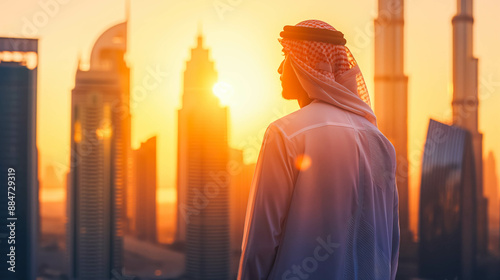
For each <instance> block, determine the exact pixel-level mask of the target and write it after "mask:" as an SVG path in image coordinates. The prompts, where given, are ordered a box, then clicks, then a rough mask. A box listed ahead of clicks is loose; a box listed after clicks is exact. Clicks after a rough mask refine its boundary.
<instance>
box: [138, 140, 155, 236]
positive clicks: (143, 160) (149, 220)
mask: <svg viewBox="0 0 500 280" xmlns="http://www.w3.org/2000/svg"><path fill="white" fill-rule="evenodd" d="M134 165H135V176H134V178H135V180H136V182H135V187H134V193H135V195H134V199H135V202H134V208H135V211H134V212H135V213H134V215H133V224H134V231H133V232H134V234H135V236H136V237H137V238H138V239H141V240H145V241H149V242H152V243H156V242H157V234H156V185H157V184H156V136H155V137H151V138H149V139H148V140H147V141H146V142H144V143H141V147H140V148H139V149H137V150H135V151H134Z"/></svg>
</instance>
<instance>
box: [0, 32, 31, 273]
mask: <svg viewBox="0 0 500 280" xmlns="http://www.w3.org/2000/svg"><path fill="white" fill-rule="evenodd" d="M37 66H38V40H37V39H20V38H3V37H0V170H1V171H0V180H1V182H2V195H0V205H1V207H2V210H1V211H0V220H1V221H2V226H1V227H0V252H1V254H0V279H2V280H25V279H35V278H36V271H37V270H36V269H37V262H36V256H37V246H38V236H39V204H38V151H37V147H36V104H37ZM11 168H12V169H11ZM10 182H12V183H10ZM9 206H14V208H11V209H8V207H9ZM8 225H13V226H8ZM12 236H15V238H14V239H12V238H11V237H12ZM12 240H15V243H13V242H12ZM11 246H14V247H13V248H14V250H12V248H11ZM13 254H14V255H15V256H13ZM9 261H14V262H12V263H8V262H9ZM10 267H13V269H14V272H12V271H9V270H8V269H9V268H10Z"/></svg>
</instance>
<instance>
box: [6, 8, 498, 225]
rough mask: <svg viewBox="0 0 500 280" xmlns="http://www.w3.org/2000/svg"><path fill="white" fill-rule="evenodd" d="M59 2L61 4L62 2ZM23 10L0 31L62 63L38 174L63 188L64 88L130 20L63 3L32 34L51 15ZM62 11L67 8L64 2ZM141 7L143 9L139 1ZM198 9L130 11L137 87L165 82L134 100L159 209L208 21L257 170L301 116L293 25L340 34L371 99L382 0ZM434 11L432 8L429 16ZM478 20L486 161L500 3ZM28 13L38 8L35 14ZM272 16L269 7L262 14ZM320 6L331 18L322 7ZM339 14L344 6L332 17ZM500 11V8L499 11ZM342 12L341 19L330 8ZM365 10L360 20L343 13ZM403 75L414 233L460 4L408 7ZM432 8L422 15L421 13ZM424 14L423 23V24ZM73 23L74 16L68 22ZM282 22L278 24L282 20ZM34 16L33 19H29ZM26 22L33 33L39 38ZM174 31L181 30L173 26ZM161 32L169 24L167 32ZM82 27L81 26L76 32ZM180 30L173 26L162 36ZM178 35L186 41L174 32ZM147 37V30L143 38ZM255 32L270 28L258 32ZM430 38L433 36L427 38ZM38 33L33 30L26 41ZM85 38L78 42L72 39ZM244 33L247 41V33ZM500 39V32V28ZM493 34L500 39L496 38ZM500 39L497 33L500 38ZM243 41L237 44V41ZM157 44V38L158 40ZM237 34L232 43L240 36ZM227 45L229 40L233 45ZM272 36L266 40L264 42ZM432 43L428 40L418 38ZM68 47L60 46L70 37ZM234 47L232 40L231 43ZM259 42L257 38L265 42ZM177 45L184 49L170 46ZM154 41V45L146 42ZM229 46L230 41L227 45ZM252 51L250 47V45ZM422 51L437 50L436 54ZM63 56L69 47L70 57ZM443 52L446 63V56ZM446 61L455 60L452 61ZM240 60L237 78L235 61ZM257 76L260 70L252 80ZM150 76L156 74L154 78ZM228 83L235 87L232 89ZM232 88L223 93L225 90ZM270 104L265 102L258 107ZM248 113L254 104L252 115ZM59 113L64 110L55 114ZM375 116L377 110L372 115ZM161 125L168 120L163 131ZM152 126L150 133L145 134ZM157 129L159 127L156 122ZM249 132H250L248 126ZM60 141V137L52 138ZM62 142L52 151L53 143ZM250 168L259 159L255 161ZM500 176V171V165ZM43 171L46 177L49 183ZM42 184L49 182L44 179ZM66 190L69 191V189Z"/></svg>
mask: <svg viewBox="0 0 500 280" xmlns="http://www.w3.org/2000/svg"><path fill="white" fill-rule="evenodd" d="M61 2H62V1H61ZM19 3H20V4H21V3H22V4H23V5H24V6H23V7H28V8H23V9H20V8H19V7H20V6H19V7H17V6H16V5H14V6H12V13H8V14H2V18H3V20H5V21H6V22H7V23H6V24H5V25H4V26H5V27H4V28H3V29H2V30H0V32H1V33H2V34H4V35H17V36H22V35H23V34H24V33H29V34H33V36H41V37H43V38H44V40H42V45H41V53H42V54H43V57H44V59H49V60H50V61H53V63H56V65H60V67H55V68H54V67H51V66H50V65H53V64H52V63H49V64H45V63H44V61H43V60H42V61H41V66H40V67H41V69H43V70H46V71H44V73H45V74H44V75H42V76H41V77H40V85H39V92H40V99H39V100H40V102H39V105H38V106H39V110H38V115H39V123H38V126H39V129H38V134H39V137H38V146H39V149H40V167H39V168H40V170H41V171H43V170H45V167H46V166H48V165H52V166H54V168H55V169H56V173H57V174H58V176H59V177H60V181H64V174H65V173H66V171H67V170H68V168H69V145H68V143H69V138H67V136H64V135H66V134H65V133H63V132H64V131H65V130H68V131H69V122H68V121H65V119H66V120H67V117H66V116H69V111H68V109H67V108H66V107H67V106H66V105H65V104H69V103H68V102H69V96H68V94H67V91H68V90H70V89H71V87H72V81H71V80H72V79H71V76H72V74H71V73H74V69H75V68H76V66H77V62H78V61H77V57H78V53H80V54H81V56H82V64H83V67H88V66H86V65H87V64H88V63H87V61H88V57H89V54H90V48H91V46H92V44H93V43H94V42H95V39H96V38H97V35H98V34H99V32H100V30H102V28H106V27H109V26H112V25H114V24H115V23H117V22H119V21H121V20H122V19H123V15H124V14H125V11H124V5H123V1H111V2H107V3H106V4H103V6H101V7H102V9H101V12H99V13H96V14H94V20H93V21H90V22H87V25H86V26H85V28H83V27H82V26H80V25H78V24H77V23H78V22H82V20H83V15H84V14H85V12H87V11H89V9H91V7H92V5H94V4H95V3H94V2H92V1H88V2H86V3H85V4H82V3H77V2H67V4H59V5H58V9H57V13H54V15H53V16H48V21H47V22H46V24H44V25H35V23H33V16H34V15H37V14H41V13H45V14H47V12H45V10H44V9H42V7H41V6H40V5H39V4H38V3H34V2H32V3H29V1H24V2H23V1H21V2H19ZM57 3H59V2H57ZM141 3H142V4H141ZM196 3H197V4H199V5H198V6H197V5H194V6H192V5H191V6H190V5H187V4H184V3H176V4H175V5H174V6H173V8H174V10H176V11H177V12H178V13H177V14H176V15H175V16H173V17H168V18H165V17H161V15H162V13H168V12H167V11H169V10H172V9H167V7H168V6H171V5H172V3H170V2H165V3H158V2H155V1H151V0H148V1H146V2H140V3H139V2H136V1H133V2H132V9H131V25H130V45H131V50H130V55H129V56H128V61H129V62H130V63H131V65H133V67H134V69H135V70H132V79H131V86H132V89H134V88H136V89H137V88H141V87H143V86H144V85H143V80H144V79H145V78H146V77H149V78H157V79H158V80H156V79H155V80H153V82H157V85H156V88H154V89H153V90H150V91H147V95H146V96H144V97H143V98H142V99H140V100H137V101H136V102H132V104H134V103H135V104H136V105H135V106H134V105H132V106H131V107H132V108H131V110H132V113H133V114H134V116H135V117H134V119H133V120H132V130H133V132H134V135H133V138H132V142H131V143H132V146H133V147H134V148H136V147H137V146H138V144H139V142H140V139H145V138H147V137H150V136H152V135H158V136H159V137H160V138H164V139H167V141H166V142H164V143H159V147H158V152H159V155H158V161H159V162H158V164H159V168H160V170H159V173H158V175H159V178H158V180H159V181H158V183H159V185H158V187H159V196H158V199H159V201H161V202H169V203H174V202H175V191H174V190H173V188H174V186H175V161H174V160H173V159H171V158H169V156H168V155H169V154H172V153H174V152H175V147H176V144H175V142H176V141H175V140H168V138H169V137H170V136H169V133H171V132H174V134H175V131H176V128H175V123H176V121H175V110H176V109H178V108H179V104H180V102H179V97H178V93H179V92H180V88H179V81H180V80H181V79H180V73H181V71H182V69H183V66H182V61H183V60H185V59H186V55H185V52H184V50H185V49H186V48H189V47H191V46H192V36H194V34H196V30H197V28H198V24H199V23H200V22H201V23H202V26H203V30H205V33H206V34H207V36H206V41H207V43H208V44H210V45H211V46H213V47H214V48H213V57H214V59H215V60H217V61H218V64H219V65H220V66H219V67H220V69H219V72H220V75H219V76H220V80H221V81H223V82H225V84H226V87H225V88H226V89H229V92H231V94H230V95H229V96H230V97H231V96H232V97H231V98H226V102H228V103H229V104H228V105H229V106H230V108H232V110H231V116H230V122H231V125H230V127H232V128H233V129H231V132H230V134H229V142H230V144H231V146H233V147H235V148H238V149H244V150H245V162H246V163H249V162H252V161H255V158H256V154H257V152H258V149H259V148H260V141H261V136H262V134H263V129H264V128H265V127H266V126H267V124H268V123H270V121H271V120H274V119H277V118H279V117H281V116H282V115H285V114H286V113H289V112H291V111H294V110H296V109H297V108H298V107H297V105H296V104H295V103H294V102H291V101H283V100H281V97H280V94H279V93H280V87H279V79H278V76H277V73H276V68H277V66H278V65H279V63H280V59H281V57H280V53H281V51H280V49H281V48H280V46H279V44H278V43H277V41H276V38H277V37H278V33H279V31H280V29H281V28H282V26H283V25H285V24H295V23H296V22H298V21H300V20H303V19H305V18H321V19H325V20H327V21H330V22H332V23H333V24H334V26H336V27H337V28H338V29H339V30H342V31H343V32H344V33H345V34H346V38H347V40H348V43H347V45H348V46H349V47H350V48H351V50H352V51H353V52H355V55H356V58H357V60H358V63H359V64H360V67H361V68H362V70H363V72H364V73H365V76H366V77H367V78H366V83H367V86H368V90H369V93H370V94H371V99H372V100H375V99H374V98H373V93H374V91H373V85H374V82H373V78H371V77H373V44H374V38H373V36H372V34H373V33H372V28H373V21H372V20H373V19H374V18H375V16H376V9H377V7H376V1H369V0H366V1H365V2H364V6H363V7H365V8H362V9H361V10H360V9H356V10H352V4H349V3H322V4H318V7H317V8H318V9H313V10H305V11H304V10H303V9H300V8H299V7H300V5H297V6H296V8H295V6H294V5H292V9H291V10H290V12H289V13H287V14H286V15H278V16H275V17H274V18H269V19H268V18H266V19H265V20H264V22H260V23H253V24H247V23H249V22H252V21H253V18H254V16H255V15H258V14H259V13H264V14H272V11H273V10H275V9H278V7H280V5H283V3H284V2H280V1H277V2H273V3H268V4H266V5H265V6H262V5H261V4H259V3H251V4H247V5H243V4H241V5H237V6H235V7H231V8H232V9H229V10H227V11H225V12H223V13H220V12H218V11H217V10H216V9H215V8H214V5H213V4H214V3H212V2H209V3H202V2H196ZM431 6H432V7H433V8H432V9H431V10H428V9H427V10H426V8H427V7H431ZM475 6H476V9H475V10H476V12H475V13H476V19H475V20H476V21H475V25H474V28H475V31H476V32H475V34H476V35H475V41H476V42H478V43H477V44H476V49H475V56H476V57H478V58H480V59H481V58H483V57H488V59H487V60H484V61H483V62H482V63H481V64H480V65H479V87H480V98H481V99H482V100H483V101H487V102H482V103H481V105H480V115H479V126H480V130H481V131H482V132H483V133H484V134H485V139H484V152H485V153H487V152H488V151H490V150H492V151H493V152H494V153H495V155H497V156H498V155H499V154H500V147H498V146H495V144H494V143H498V142H499V141H500V133H499V132H497V130H496V129H495V125H494V123H493V122H491V121H490V119H493V118H494V114H495V109H494V108H495V106H494V105H495V104H498V103H499V102H500V96H499V94H496V93H497V92H498V91H499V89H500V86H499V84H500V83H499V82H498V81H499V80H500V78H497V77H499V76H500V69H499V68H498V67H497V66H496V65H498V64H499V63H500V56H499V55H498V54H497V53H496V51H494V49H495V46H498V45H499V44H500V42H499V39H498V38H496V37H494V36H493V37H492V36H489V34H491V32H493V31H495V30H496V29H495V28H499V27H498V26H497V25H495V24H493V23H494V21H495V17H494V15H493V14H492V11H493V10H495V8H494V7H495V6H500V3H497V2H494V1H487V2H484V3H483V2H481V3H479V2H477V3H476V4H475ZM29 7H31V8H29ZM263 7H266V8H264V9H262V8H263ZM321 7H323V9H321ZM332 7H335V8H334V9H332ZM499 8H500V7H499ZM328 10H330V11H331V10H333V11H335V13H334V14H329V13H327V12H326V11H328ZM343 10H344V11H351V10H352V11H356V12H355V13H354V12H353V13H352V14H351V16H347V15H345V13H342V12H340V11H343ZM406 10H407V12H406V18H407V19H406V25H405V26H406V27H405V30H406V36H407V37H406V38H407V39H406V45H407V50H406V57H407V67H406V74H407V75H408V76H410V77H411V79H410V80H409V88H408V90H409V108H408V110H409V116H408V117H409V135H408V139H409V143H408V157H409V160H410V170H409V171H410V178H411V182H410V192H409V195H410V222H411V228H412V230H416V222H417V221H416V218H415V217H416V215H417V213H416V210H417V208H416V205H417V203H418V200H416V197H417V196H418V189H419V180H420V179H419V172H420V164H421V158H422V153H423V143H424V140H425V131H426V127H427V122H426V121H427V119H429V118H431V117H432V118H434V119H437V120H440V121H444V122H447V123H451V108H449V107H450V106H449V104H450V102H451V98H452V95H451V81H452V79H451V75H452V74H451V42H452V40H451V25H450V19H451V17H452V16H453V15H454V14H455V12H456V7H455V3H454V2H453V1H449V2H446V3H444V2H443V3H442V2H440V3H435V2H431V1H428V0H426V1H419V2H418V3H412V2H408V3H407V5H406ZM424 11H425V12H424ZM424 14H425V18H426V19H425V20H423V16H424ZM70 15H71V16H70ZM273 16H274V15H273ZM24 18H25V19H24ZM27 22H31V23H32V24H34V25H35V29H33V30H31V29H29V28H27V27H26V26H30V25H29V24H28V23H27ZM174 22H175V23H176V24H173V23H174ZM160 23H161V24H160ZM69 26H73V28H72V29H69V28H67V27H69ZM168 26H173V27H176V28H165V27H168ZM178 28H181V30H182V32H179V31H176V30H178ZM143 30H147V31H146V32H143ZM257 30H264V32H263V33H262V34H261V33H260V32H256V31H257ZM425 30H430V31H429V32H425V33H422V32H424V31H425ZM28 31H31V32H28ZM75 31H76V32H78V36H76V35H75V34H74V33H75ZM243 32H244V33H245V34H246V35H245V36H243V35H241V34H243ZM499 32H500V31H499ZM493 33H495V32H493ZM497 33H498V32H497ZM237 34H240V35H237ZM152 35H154V36H152ZM233 35H235V36H233ZM228 36H229V37H228ZM262 36H263V37H262ZM422 36H425V38H426V40H422V39H421V37H422ZM63 37H64V38H68V39H69V40H65V41H61V38H63ZM227 38H231V40H229V41H228V40H227ZM259 38H260V39H259ZM173 39H175V41H176V44H171V43H169V42H170V41H172V40H173ZM144 41H149V42H151V44H143V43H141V42H144ZM222 42H225V43H222ZM245 42H252V44H254V45H255V46H253V45H252V44H250V45H249V44H246V43H245ZM425 42H433V43H432V49H431V48H428V44H426V43H425ZM61 47H62V48H61ZM441 54H445V55H441ZM446 54H448V55H446ZM232 57H238V60H237V61H241V62H239V63H238V64H239V65H245V67H237V68H239V69H238V71H234V70H233V69H235V59H232ZM419 57H428V59H429V61H432V62H433V65H435V67H432V69H428V68H427V67H425V65H426V64H422V63H421V62H419V59H418V58H419ZM255 69H259V71H255ZM151 73H152V74H151ZM228 85H229V86H228ZM223 88H224V87H223ZM260 100H262V101H260ZM247 105H248V106H247ZM51 106H56V107H57V108H60V109H59V110H50V109H49V108H50V107H51ZM376 111H377V108H375V113H377V112H376ZM154 119H161V120H163V121H161V122H154V121H153V120H154ZM144 124H146V125H144ZM153 124H154V125H153ZM243 127H244V129H242V128H243ZM59 133H60V134H61V135H62V136H61V137H60V138H58V139H52V138H51V135H53V134H59ZM56 143H57V145H54V144H56ZM252 159H253V160H252ZM497 173H500V166H497ZM42 174H43V173H41V175H42ZM40 179H41V183H42V184H43V176H41V178H40ZM61 187H62V186H61ZM41 195H42V197H43V199H45V198H47V199H51V198H54V199H56V198H57V199H61V197H62V198H63V197H64V195H61V194H57V193H55V192H54V193H52V197H51V194H48V193H42V194H41Z"/></svg>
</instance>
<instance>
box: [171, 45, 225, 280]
mask: <svg viewBox="0 0 500 280" xmlns="http://www.w3.org/2000/svg"><path fill="white" fill-rule="evenodd" d="M216 81H217V72H216V71H215V67H214V63H213V61H211V60H210V58H209V50H208V49H205V48H204V47H203V37H202V36H201V35H199V36H198V42H197V46H196V47H195V48H194V49H192V50H191V59H190V60H189V61H188V62H187V63H186V70H185V72H184V93H183V95H182V109H180V110H179V113H178V121H179V123H178V167H177V168H178V172H177V180H178V186H177V193H178V200H177V201H178V217H177V220H178V221H177V238H176V240H177V242H180V243H185V250H186V276H187V277H188V278H191V279H219V280H222V279H227V278H228V277H229V246H230V233H229V179H230V178H229V174H228V172H227V171H226V168H227V162H228V142H227V130H228V129H227V114H228V111H227V108H226V107H221V106H220V105H219V100H218V99H217V98H216V97H215V95H214V94H213V92H212V87H213V86H214V84H215V82H216Z"/></svg>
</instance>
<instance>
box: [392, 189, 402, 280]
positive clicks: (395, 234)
mask: <svg viewBox="0 0 500 280" xmlns="http://www.w3.org/2000/svg"><path fill="white" fill-rule="evenodd" d="M394 193H395V194H394V209H393V225H392V254H391V279H392V280H394V279H396V273H397V270H398V260H399V238H400V232H399V199H398V188H397V185H394Z"/></svg>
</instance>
